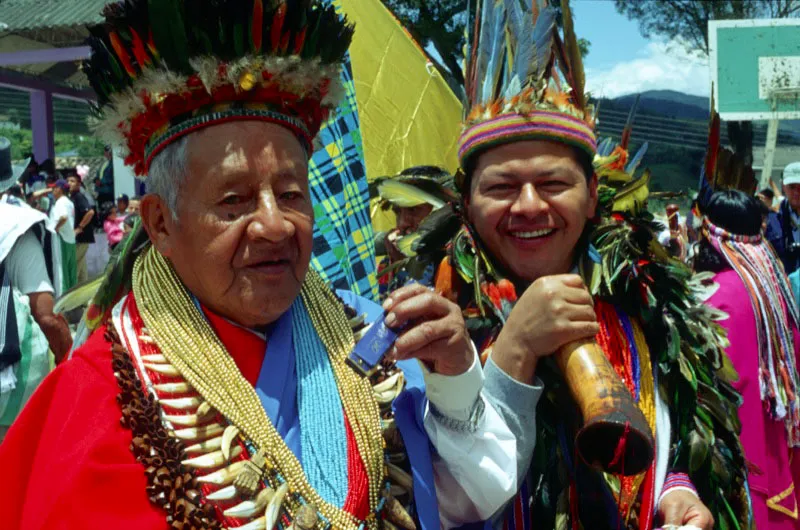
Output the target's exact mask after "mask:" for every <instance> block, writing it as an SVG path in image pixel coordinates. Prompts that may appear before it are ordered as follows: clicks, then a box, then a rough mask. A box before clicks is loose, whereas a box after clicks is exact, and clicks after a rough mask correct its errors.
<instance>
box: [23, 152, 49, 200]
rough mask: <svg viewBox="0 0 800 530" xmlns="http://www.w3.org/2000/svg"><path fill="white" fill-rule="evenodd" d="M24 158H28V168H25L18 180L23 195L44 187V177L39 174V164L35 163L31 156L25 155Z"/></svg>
mask: <svg viewBox="0 0 800 530" xmlns="http://www.w3.org/2000/svg"><path fill="white" fill-rule="evenodd" d="M26 158H29V159H30V162H28V167H26V168H25V171H23V173H22V175H21V176H20V178H19V182H20V184H22V186H23V189H24V191H25V195H27V194H29V193H33V192H34V191H37V190H40V189H42V188H44V187H45V184H44V176H42V175H41V174H39V164H37V163H36V160H35V159H34V158H33V155H32V154H27V155H26Z"/></svg>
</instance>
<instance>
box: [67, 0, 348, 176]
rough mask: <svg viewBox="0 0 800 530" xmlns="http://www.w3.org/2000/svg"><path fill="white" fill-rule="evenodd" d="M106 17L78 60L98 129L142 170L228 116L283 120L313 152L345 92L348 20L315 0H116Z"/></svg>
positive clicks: (230, 118) (92, 29)
mask: <svg viewBox="0 0 800 530" xmlns="http://www.w3.org/2000/svg"><path fill="white" fill-rule="evenodd" d="M103 15H104V16H105V18H106V20H105V23H103V24H101V25H97V26H93V27H90V28H89V32H90V35H91V37H90V38H89V40H88V44H89V46H90V47H91V49H92V56H91V58H90V59H89V60H87V61H85V62H84V63H83V65H82V66H83V70H84V72H85V73H86V75H87V77H88V78H89V81H90V83H91V85H92V88H93V89H94V90H95V92H96V93H97V96H98V104H97V106H96V108H95V123H94V128H95V130H96V132H97V134H98V135H99V136H100V137H101V138H103V140H104V141H106V142H107V143H109V144H111V145H114V146H116V147H118V148H120V150H121V151H122V153H123V156H124V157H125V163H126V164H128V165H130V166H133V168H134V171H135V172H136V174H137V175H139V176H142V177H143V176H145V175H146V174H147V171H148V169H149V166H150V163H151V162H152V159H153V157H154V156H156V155H157V154H158V153H159V152H161V151H162V150H163V149H164V148H165V147H166V146H167V145H169V144H170V143H172V142H174V141H176V140H178V139H179V138H181V137H183V136H185V135H187V134H189V133H191V132H194V131H197V130H199V129H201V128H203V127H208V126H211V125H217V124H220V123H225V122H230V121H238V120H258V121H266V122H270V123H275V124H278V125H280V126H283V127H286V128H288V129H289V130H290V131H292V133H294V134H295V135H296V136H297V138H298V140H299V141H300V142H301V144H303V146H304V147H305V149H306V150H307V152H309V154H310V151H311V145H312V143H313V138H314V136H316V134H317V133H318V132H319V129H320V127H321V125H322V123H323V122H324V120H325V119H327V116H328V114H329V113H330V111H331V110H332V109H335V108H336V105H337V104H338V102H339V99H340V97H341V94H342V89H341V86H340V81H339V74H340V67H341V63H342V61H343V59H344V56H345V53H346V52H347V48H348V46H349V44H350V40H351V38H352V33H353V28H352V26H350V25H348V24H347V23H346V21H345V20H344V19H343V18H342V17H340V16H339V15H338V14H337V13H336V11H335V9H334V7H333V6H332V5H323V3H322V2H321V1H319V0H311V1H290V0H272V1H270V0H231V1H228V2H219V1H218V0H192V1H191V2H190V1H189V0H158V1H157V2H153V1H148V0H122V1H120V2H118V3H115V4H110V5H108V6H106V8H105V10H104V12H103Z"/></svg>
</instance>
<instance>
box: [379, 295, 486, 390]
mask: <svg viewBox="0 0 800 530" xmlns="http://www.w3.org/2000/svg"><path fill="white" fill-rule="evenodd" d="M383 308H384V309H385V310H386V311H387V314H386V320H385V322H386V325H387V326H389V327H390V328H394V329H399V328H403V327H404V326H405V329H403V331H402V333H401V334H400V336H399V337H398V338H397V341H396V342H395V343H394V348H393V350H392V352H391V355H394V357H395V358H397V359H398V360H402V359H411V358H416V359H419V360H420V361H423V362H425V363H426V365H428V366H429V367H430V368H431V369H432V371H434V372H436V373H439V374H442V375H448V376H452V375H460V374H463V373H464V372H466V371H467V370H468V369H469V368H470V367H471V366H472V363H473V362H474V360H475V353H474V352H473V349H472V344H471V342H470V339H469V335H468V334H467V327H466V325H465V324H464V318H463V317H462V316H461V309H460V308H459V307H458V306H457V305H456V304H454V303H453V302H451V301H449V300H447V299H446V298H444V297H442V296H440V295H438V294H436V293H434V292H433V291H431V290H430V289H428V288H427V287H424V286H422V285H419V284H415V285H407V286H405V287H402V288H400V289H398V290H396V291H394V292H393V293H392V294H390V295H389V297H388V298H387V299H386V301H385V302H384V303H383Z"/></svg>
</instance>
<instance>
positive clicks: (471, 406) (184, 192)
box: [0, 0, 516, 530]
mask: <svg viewBox="0 0 800 530" xmlns="http://www.w3.org/2000/svg"><path fill="white" fill-rule="evenodd" d="M190 7H191V9H189V8H190ZM234 7H235V9H234ZM165 10H166V11H165ZM198 13H200V15H198ZM105 15H106V24H104V25H103V26H100V27H96V28H92V29H91V30H90V31H91V34H92V35H93V36H94V40H92V48H93V54H92V58H91V60H90V61H89V62H88V63H87V64H86V65H84V71H85V72H86V73H87V75H88V77H89V79H90V81H91V82H92V85H93V87H94V89H95V91H96V92H97V93H98V101H99V103H100V105H101V116H100V130H101V131H105V132H107V133H110V134H111V137H112V138H116V139H117V141H118V142H120V147H122V148H123V149H124V150H127V161H128V163H129V164H131V165H132V166H133V167H134V168H135V169H136V171H137V173H138V174H139V175H144V174H147V175H148V181H147V182H148V188H149V189H150V190H151V191H152V193H151V194H149V195H147V196H145V197H144V198H143V199H142V202H141V209H140V213H141V221H142V222H141V224H142V225H143V227H144V230H146V237H144V236H143V234H142V233H141V232H139V233H137V234H134V236H132V238H131V239H130V241H131V244H129V245H126V247H125V251H123V255H122V257H121V258H120V263H123V264H124V263H128V262H127V261H126V258H127V257H129V256H131V254H130V253H131V252H133V253H134V254H133V255H136V256H137V257H135V260H134V261H133V265H132V275H131V276H129V277H127V278H123V279H122V280H121V282H120V283H114V279H115V278H116V279H117V280H119V279H120V276H118V275H117V273H120V274H124V271H125V270H127V269H126V268H125V267H123V268H122V269H121V270H119V271H118V270H114V271H112V273H111V274H110V275H109V276H108V277H107V278H106V282H107V283H108V285H111V286H117V285H118V286H120V287H121V289H122V290H121V292H120V293H119V296H120V297H119V302H118V303H117V304H116V305H115V306H114V307H113V310H112V311H111V313H110V315H108V316H109V318H108V319H107V320H105V324H103V319H102V315H101V320H100V322H101V327H100V328H99V329H98V330H97V331H95V332H94V334H92V335H91V337H90V338H89V339H88V341H87V342H86V343H85V344H84V345H83V346H82V347H81V348H80V349H78V350H77V351H76V352H75V354H74V355H73V357H72V359H71V360H70V361H69V362H67V363H65V364H64V365H63V366H62V367H59V368H58V369H57V370H56V372H55V373H54V374H53V375H51V376H50V378H49V379H48V380H47V381H46V382H45V383H44V385H43V386H42V387H41V389H40V390H39V391H38V392H37V394H36V395H35V396H34V398H33V399H32V402H31V403H30V405H29V406H28V407H27V408H26V410H25V412H24V414H23V415H22V416H21V417H20V419H19V420H18V423H17V424H16V425H15V426H14V428H12V429H11V431H10V432H9V435H8V438H7V439H6V442H5V443H4V444H3V445H2V447H0V465H1V466H2V469H3V471H4V481H3V482H4V485H3V486H0V497H2V498H3V504H4V506H5V507H6V510H4V513H3V524H4V528H10V529H17V528H24V529H25V530H39V529H49V528H76V529H77V528H117V529H128V528H130V529H136V530H141V529H156V528H164V527H165V524H166V525H167V526H170V527H172V528H220V527H241V528H248V529H253V528H270V529H271V528H274V527H276V525H277V527H280V528H289V527H292V528H305V529H310V528H328V527H332V528H337V529H339V528H342V529H353V530H355V529H357V528H382V527H387V528H394V527H402V528H406V529H412V528H415V527H416V528H426V529H438V528H440V527H441V526H444V527H451V526H454V525H457V524H460V523H464V522H468V521H477V520H480V519H481V518H483V517H485V516H487V515H489V514H491V512H492V511H494V510H496V509H497V508H498V507H499V506H500V505H501V504H502V503H504V502H505V500H506V499H508V498H510V497H511V496H512V495H513V490H514V482H515V479H516V477H515V474H514V468H513V464H514V453H515V442H514V439H513V437H512V436H511V434H510V432H509V430H508V428H507V427H506V426H505V424H504V423H503V422H502V421H501V420H500V417H499V416H498V414H497V413H496V412H495V411H494V409H493V408H492V407H491V406H490V405H488V403H486V402H485V401H484V400H483V399H482V398H481V397H480V391H481V385H482V373H481V370H480V366H479V365H478V363H477V358H476V354H475V352H474V349H473V347H472V345H471V344H470V341H469V338H468V335H467V333H466V330H465V327H464V321H463V319H462V317H461V315H460V311H459V310H458V307H457V306H455V305H454V304H452V303H450V302H448V301H447V300H445V299H443V298H442V297H440V296H437V295H435V294H434V293H432V292H430V291H428V290H425V289H421V288H408V289H406V290H402V291H399V292H397V293H393V294H392V298H391V301H389V302H387V303H386V307H387V308H389V313H388V315H387V316H386V318H385V323H384V321H383V317H382V312H381V310H380V308H379V307H377V306H375V305H374V304H372V303H370V302H368V301H367V300H364V299H361V298H359V297H357V296H355V295H353V294H352V293H349V292H342V291H340V292H338V293H334V292H332V291H330V290H329V289H328V288H327V287H326V285H325V284H324V282H323V281H322V279H321V278H320V276H319V275H318V274H317V273H315V272H314V271H313V270H310V269H309V261H310V257H311V251H312V248H311V247H312V227H313V223H314V210H313V208H312V204H311V197H310V193H309V186H308V175H307V172H308V159H309V155H310V150H311V146H312V145H313V138H314V136H315V135H316V133H317V131H318V130H319V127H320V125H321V123H322V122H323V121H324V120H325V119H326V117H327V115H328V113H329V112H330V111H331V110H332V109H333V108H335V106H336V97H335V95H336V93H337V85H338V83H339V73H340V65H341V62H342V60H343V58H344V55H345V52H346V50H347V45H348V43H349V41H350V37H351V34H352V27H351V26H349V25H347V24H346V22H345V21H344V20H343V19H342V18H340V16H339V15H338V14H337V13H336V11H335V10H334V8H333V6H325V5H322V4H319V3H317V2H310V3H309V2H299V1H298V2H279V3H276V4H267V3H262V2H261V1H260V0H239V1H237V2H228V3H226V4H224V5H218V4H217V3H216V2H214V1H212V0H199V1H193V2H191V3H190V2H188V0H172V1H167V0H165V1H163V2H162V1H159V2H157V3H154V2H149V3H148V2H145V1H143V0H142V1H134V2H128V3H125V4H124V5H120V6H117V5H114V6H109V8H108V9H107V10H106V12H105ZM182 17H183V18H182ZM209 19H210V20H211V21H212V22H210V25H207V24H209ZM242 20H246V21H247V24H246V25H245V27H246V28H247V29H246V30H245V31H244V33H243V34H242V33H239V37H241V38H243V39H244V41H243V42H239V43H238V44H237V45H236V46H233V43H231V42H230V41H229V40H228V39H227V38H225V39H223V37H225V36H226V35H229V36H231V37H230V38H232V39H234V41H236V38H238V37H236V38H234V36H233V35H234V34H233V33H231V34H228V33H226V32H227V31H229V30H230V31H235V30H236V28H239V29H241V23H242ZM143 24H144V26H143ZM123 29H124V31H123ZM145 35H149V38H147V39H146V40H147V46H146V47H141V46H140V45H141V44H142V41H141V40H138V39H140V37H139V36H142V37H143V36H145ZM120 39H121V40H120ZM236 50H239V52H240V53H235V52H236ZM287 54H288V55H287ZM109 64H113V65H117V66H120V65H122V66H121V69H119V70H116V69H112V70H107V69H105V68H106V66H107V65H109ZM117 74H119V76H117ZM167 81H168V82H167ZM131 86H132V87H133V90H131V89H130V87H131ZM187 105H189V107H188V108H187ZM120 134H121V136H120ZM144 241H147V242H148V243H147V244H144V245H140V243H142V242H144ZM126 251H127V253H126ZM128 282H129V283H128ZM126 285H130V290H129V291H128V290H127V289H126V288H125V286H126ZM100 296H101V297H103V296H105V295H103V294H102V293H101V294H100ZM111 297H112V298H114V297H115V294H112V295H111ZM88 314H91V310H90V312H89V313H88ZM95 316H96V315H95ZM370 323H371V325H372V327H371V328H369V329H366V328H365V324H367V325H369V324H370ZM385 326H393V327H395V328H396V329H397V330H398V331H397V332H398V333H399V337H398V338H397V340H396V341H395V342H394V347H393V348H392V356H393V357H395V358H403V359H410V358H415V359H421V360H423V361H424V367H423V368H422V369H420V365H419V364H418V363H417V362H416V361H413V362H409V361H399V362H394V361H390V360H386V361H385V362H380V360H378V359H376V358H374V353H375V352H376V350H377V352H378V353H379V352H380V351H381V350H384V349H388V348H389V347H390V346H391V342H392V339H391V338H390V335H391V334H390V333H389V331H388V329H387V328H386V327H385ZM362 337H364V338H363V340H364V341H368V342H366V343H362V342H358V341H359V339H361V338H362ZM354 345H356V346H355V348H356V349H355V350H354ZM423 378H424V379H425V381H426V383H427V385H428V386H427V395H428V398H429V401H428V400H426V399H424V395H423V387H422V379H423ZM431 447H433V448H435V449H436V452H435V453H433V454H432V453H431V451H430V448H431ZM54 477H57V479H56V480H54ZM434 485H435V487H434ZM384 521H385V523H384ZM390 525H391V526H390Z"/></svg>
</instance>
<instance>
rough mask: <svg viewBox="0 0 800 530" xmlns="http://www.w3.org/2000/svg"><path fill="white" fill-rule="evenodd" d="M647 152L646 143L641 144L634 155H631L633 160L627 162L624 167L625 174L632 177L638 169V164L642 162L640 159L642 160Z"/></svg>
mask: <svg viewBox="0 0 800 530" xmlns="http://www.w3.org/2000/svg"><path fill="white" fill-rule="evenodd" d="M646 152H647V142H645V143H643V144H642V146H641V147H640V148H639V150H638V151H636V154H635V155H633V158H631V159H630V160H628V165H627V166H625V173H627V174H629V175H633V172H634V171H636V168H637V167H639V164H640V163H641V162H642V158H644V154H645V153H646Z"/></svg>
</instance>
